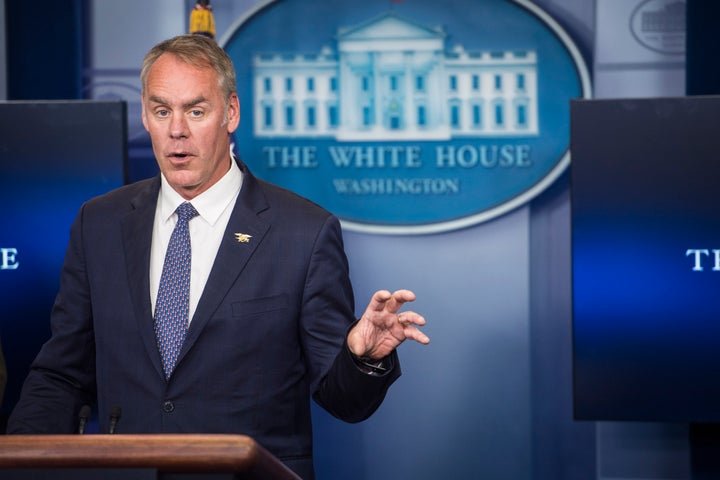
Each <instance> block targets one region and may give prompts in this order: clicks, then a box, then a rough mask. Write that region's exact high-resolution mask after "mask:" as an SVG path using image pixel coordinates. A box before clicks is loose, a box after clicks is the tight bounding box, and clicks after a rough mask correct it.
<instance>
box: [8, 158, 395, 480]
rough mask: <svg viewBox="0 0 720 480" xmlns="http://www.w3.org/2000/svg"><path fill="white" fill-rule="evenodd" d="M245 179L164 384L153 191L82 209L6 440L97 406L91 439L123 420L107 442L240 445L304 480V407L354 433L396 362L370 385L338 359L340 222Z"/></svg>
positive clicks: (50, 429)
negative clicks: (113, 416) (203, 436)
mask: <svg viewBox="0 0 720 480" xmlns="http://www.w3.org/2000/svg"><path fill="white" fill-rule="evenodd" d="M240 166H241V169H242V170H243V172H244V175H245V177H244V180H243V186H242V189H241V191H240V194H239V198H238V200H237V203H236V204H235V207H234V210H233V212H232V215H231V218H230V221H229V223H228V226H227V230H226V232H225V235H224V237H223V239H222V242H221V245H220V248H219V251H218V253H217V257H216V259H215V263H214V264H213V267H212V271H211V273H210V277H209V279H208V282H207V285H206V287H205V290H204V291H203V294H202V296H201V298H200V301H199V304H198V306H197V310H196V312H195V314H194V316H193V318H192V322H191V323H190V328H189V331H188V334H187V337H186V340H185V343H184V345H183V347H182V350H181V352H180V355H179V358H178V363H177V365H176V367H175V371H174V372H173V374H172V376H171V378H170V379H169V380H167V381H166V380H165V378H164V375H163V369H162V365H161V360H160V353H159V351H158V347H157V343H156V340H155V334H154V330H153V312H152V311H151V303H150V285H149V273H148V272H149V263H150V244H151V238H152V226H153V219H154V215H155V207H156V203H157V198H158V192H159V188H160V178H159V176H158V177H155V178H153V179H149V180H144V181H140V182H138V183H135V184H132V185H128V186H125V187H122V188H120V189H117V190H115V191H112V192H110V193H107V194H105V195H102V196H100V197H97V198H94V199H92V200H90V201H89V202H87V203H86V204H84V205H83V207H82V208H81V210H80V212H79V214H78V216H77V218H76V220H75V222H74V224H73V226H72V229H71V234H70V242H69V245H68V248H67V252H66V257H65V262H64V265H63V269H62V275H61V285H60V290H59V293H58V296H57V299H56V301H55V304H54V307H53V311H52V317H51V324H52V336H51V338H50V340H48V342H47V343H46V344H45V345H44V346H43V348H42V349H41V351H40V353H39V354H38V356H37V358H36V360H35V361H34V363H33V365H32V368H31V372H30V374H29V376H28V378H27V380H26V382H25V384H24V386H23V391H22V395H21V399H20V401H19V402H18V404H17V406H16V408H15V409H14V411H13V413H12V415H11V418H10V420H9V426H8V432H9V433H72V432H74V431H76V430H77V423H78V421H77V414H78V411H79V409H80V407H81V406H82V405H83V404H92V403H93V402H94V400H95V398H97V404H98V412H99V413H98V418H99V424H100V431H101V432H107V431H108V424H109V420H108V419H109V415H110V410H111V409H112V407H113V406H119V407H121V409H122V417H121V419H120V421H119V422H118V425H117V429H116V432H117V433H164V432H168V433H169V432H187V433H238V434H245V435H250V436H252V437H253V438H255V439H256V440H257V441H258V442H259V443H260V444H261V445H263V446H264V447H265V448H267V449H268V450H269V451H270V452H272V453H274V454H275V455H277V456H278V457H279V458H280V459H281V460H282V461H284V462H285V463H286V464H287V465H288V466H290V468H293V469H294V470H296V471H297V472H298V473H299V474H300V475H301V476H303V477H304V478H312V476H313V472H312V431H311V421H310V395H311V394H312V395H313V397H314V398H315V400H316V401H317V402H318V403H319V404H320V405H321V406H322V407H323V408H325V409H326V410H328V411H329V412H330V413H331V414H333V415H335V416H336V417H338V418H341V419H343V420H345V421H349V422H356V421H361V420H363V419H365V418H367V417H368V416H369V415H370V414H371V413H372V412H373V411H374V410H375V409H376V408H377V407H378V406H379V405H380V403H381V402H382V400H383V398H384V395H385V393H386V391H387V388H388V387H389V386H390V384H391V383H392V382H393V381H394V380H395V379H396V378H397V377H398V376H399V374H400V369H399V364H398V363H397V359H396V358H395V357H394V355H393V357H391V358H390V361H391V363H392V364H393V367H392V369H391V371H390V373H388V374H387V375H384V376H371V375H367V374H366V373H363V372H361V371H360V369H358V368H357V365H356V364H355V362H354V360H353V358H352V357H351V355H350V353H349V351H348V349H347V346H346V345H345V344H344V341H345V337H346V333H347V330H348V328H349V327H350V325H351V323H352V322H353V321H354V311H353V294H352V288H351V285H350V281H349V279H348V265H347V260H346V257H345V253H344V251H343V244H342V236H341V230H340V226H339V222H338V221H337V219H336V218H335V217H334V216H332V215H331V214H329V213H328V212H327V211H325V210H323V209H322V208H320V207H318V206H317V205H315V204H313V203H311V202H310V201H308V200H306V199H303V198H301V197H299V196H297V195H295V194H293V193H291V192H289V191H287V190H284V189H281V188H279V187H277V186H274V185H271V184H269V183H266V182H263V181H261V180H259V179H257V178H255V177H254V176H253V175H252V174H251V173H250V172H249V171H248V170H247V168H246V167H245V166H244V165H242V164H241V165H240ZM235 233H244V234H247V235H250V238H249V241H248V242H239V241H238V240H237V239H236V238H235ZM193 248H199V247H196V246H193Z"/></svg>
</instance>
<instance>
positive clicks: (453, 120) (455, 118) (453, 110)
mask: <svg viewBox="0 0 720 480" xmlns="http://www.w3.org/2000/svg"><path fill="white" fill-rule="evenodd" d="M450 126H451V127H452V128H455V129H459V128H460V127H461V124H460V104H458V103H453V104H451V105H450Z"/></svg>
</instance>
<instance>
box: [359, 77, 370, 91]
mask: <svg viewBox="0 0 720 480" xmlns="http://www.w3.org/2000/svg"><path fill="white" fill-rule="evenodd" d="M361 82H362V91H363V92H369V91H370V77H368V76H367V75H364V76H363V77H362V79H361Z"/></svg>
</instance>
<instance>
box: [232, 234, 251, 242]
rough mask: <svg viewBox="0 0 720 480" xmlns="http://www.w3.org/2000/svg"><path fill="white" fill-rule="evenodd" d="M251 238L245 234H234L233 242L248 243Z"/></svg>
mask: <svg viewBox="0 0 720 480" xmlns="http://www.w3.org/2000/svg"><path fill="white" fill-rule="evenodd" d="M251 238H252V235H248V234H247V233H236V234H235V240H237V241H238V242H240V243H250V239H251Z"/></svg>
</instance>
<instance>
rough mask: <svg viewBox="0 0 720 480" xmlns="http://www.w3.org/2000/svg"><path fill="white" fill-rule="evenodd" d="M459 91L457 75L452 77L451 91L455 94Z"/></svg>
mask: <svg viewBox="0 0 720 480" xmlns="http://www.w3.org/2000/svg"><path fill="white" fill-rule="evenodd" d="M457 89H458V78H457V75H450V91H451V92H455V91H457Z"/></svg>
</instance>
